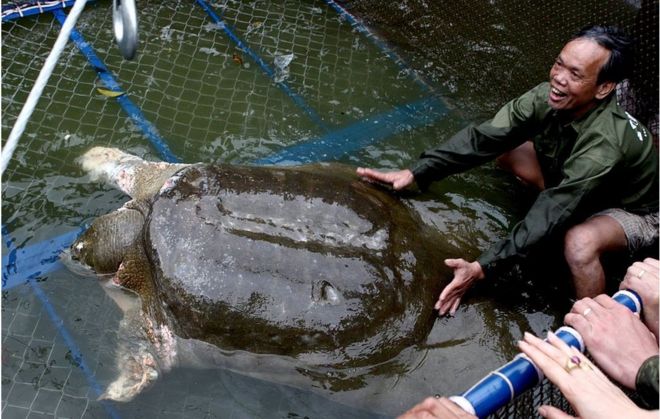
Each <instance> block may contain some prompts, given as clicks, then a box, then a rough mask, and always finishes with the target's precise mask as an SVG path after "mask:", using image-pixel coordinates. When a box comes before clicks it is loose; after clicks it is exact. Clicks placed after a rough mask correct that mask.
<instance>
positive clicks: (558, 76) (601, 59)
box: [548, 38, 613, 119]
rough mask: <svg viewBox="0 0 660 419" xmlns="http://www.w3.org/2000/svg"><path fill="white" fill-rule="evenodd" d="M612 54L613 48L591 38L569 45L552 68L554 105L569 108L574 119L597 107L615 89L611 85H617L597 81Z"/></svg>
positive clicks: (551, 97)
mask: <svg viewBox="0 0 660 419" xmlns="http://www.w3.org/2000/svg"><path fill="white" fill-rule="evenodd" d="M609 57H610V51H609V50H607V49H605V48H603V47H601V46H600V45H598V43H596V42H594V41H592V40H590V39H584V38H578V39H575V40H573V41H571V42H569V43H568V44H566V45H565V46H564V49H562V50H561V53H559V56H558V57H557V59H556V60H555V64H554V65H553V66H552V68H551V69H550V86H551V89H550V97H549V98H548V104H549V105H550V107H552V109H555V110H561V111H566V112H567V113H568V114H569V115H570V116H571V117H572V118H573V119H575V118H578V117H580V116H582V115H584V113H585V112H587V111H588V110H590V109H592V108H593V107H595V106H596V104H597V100H598V99H603V98H604V97H606V96H607V94H609V92H610V91H611V89H608V87H610V85H612V86H611V87H613V83H611V82H607V83H602V84H600V85H599V84H597V83H596V80H597V79H598V72H599V71H600V69H601V67H602V66H603V65H604V64H605V63H606V62H607V60H608V59H609Z"/></svg>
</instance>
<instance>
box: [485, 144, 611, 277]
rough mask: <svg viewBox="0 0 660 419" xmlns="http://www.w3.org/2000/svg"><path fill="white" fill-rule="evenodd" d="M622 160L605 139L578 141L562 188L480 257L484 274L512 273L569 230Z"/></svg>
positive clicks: (543, 196)
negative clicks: (535, 248)
mask: <svg viewBox="0 0 660 419" xmlns="http://www.w3.org/2000/svg"><path fill="white" fill-rule="evenodd" d="M619 156H620V155H619V154H618V152H617V151H616V150H614V149H613V148H611V146H610V145H609V144H608V143H607V142H606V141H603V139H602V138H598V137H597V136H592V137H589V138H586V137H585V138H580V139H578V141H577V143H576V145H575V147H574V151H573V154H572V155H571V156H570V157H569V158H568V159H567V160H566V162H565V163H564V166H563V168H562V171H563V180H562V181H561V182H560V183H559V185H557V186H555V187H551V188H548V189H545V190H544V191H542V192H541V193H540V194H539V196H538V197H537V199H536V201H535V202H534V204H532V207H531V208H530V210H529V211H528V213H527V214H526V215H525V218H524V219H523V220H522V221H520V222H519V223H518V224H516V225H515V226H514V228H513V230H512V231H511V232H510V233H509V235H508V236H507V237H506V238H505V239H503V240H501V241H500V242H498V243H496V244H495V245H494V246H492V247H491V248H490V249H489V250H488V251H486V252H485V253H484V254H482V255H481V256H480V257H479V259H478V261H479V263H480V264H481V266H482V268H483V270H484V273H485V274H486V275H487V276H490V275H492V274H496V273H498V272H502V271H503V270H505V269H508V268H509V267H510V266H511V264H512V263H514V262H516V261H517V260H518V259H520V258H524V257H526V256H527V254H528V253H529V250H530V248H531V247H532V246H534V245H536V244H537V243H539V242H540V241H541V240H542V239H544V238H545V237H546V236H549V235H552V234H554V233H555V232H557V231H559V230H560V229H563V228H565V225H566V222H567V221H568V220H569V219H570V218H571V217H572V216H573V215H574V214H575V212H576V210H577V209H578V207H579V206H580V205H582V204H584V203H585V202H588V201H587V200H588V199H589V196H590V195H591V193H592V192H594V191H595V190H596V189H597V188H599V187H600V186H601V185H602V184H603V180H604V178H605V176H606V175H607V174H608V173H609V172H610V171H611V170H612V168H613V167H614V166H615V165H616V162H617V160H618V159H619Z"/></svg>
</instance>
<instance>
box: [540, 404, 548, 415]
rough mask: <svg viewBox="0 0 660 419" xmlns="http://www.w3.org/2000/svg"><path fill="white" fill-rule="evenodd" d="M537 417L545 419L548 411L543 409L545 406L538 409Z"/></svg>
mask: <svg viewBox="0 0 660 419" xmlns="http://www.w3.org/2000/svg"><path fill="white" fill-rule="evenodd" d="M539 415H541V416H543V417H546V416H547V415H548V410H547V409H546V408H545V406H541V407H539Z"/></svg>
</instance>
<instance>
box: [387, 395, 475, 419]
mask: <svg viewBox="0 0 660 419" xmlns="http://www.w3.org/2000/svg"><path fill="white" fill-rule="evenodd" d="M460 418H470V419H472V418H474V419H476V418H477V417H476V416H474V415H471V414H469V413H466V412H465V410H463V409H461V408H460V407H458V405H456V404H455V403H454V402H452V401H451V400H449V399H448V398H446V397H441V398H439V399H436V398H434V397H428V398H426V399H425V400H424V401H423V402H421V403H419V404H417V405H416V406H414V407H413V408H411V409H410V410H408V411H407V412H406V413H404V414H402V415H401V416H399V417H398V419H460Z"/></svg>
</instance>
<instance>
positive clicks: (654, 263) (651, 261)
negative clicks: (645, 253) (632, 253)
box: [644, 258, 660, 269]
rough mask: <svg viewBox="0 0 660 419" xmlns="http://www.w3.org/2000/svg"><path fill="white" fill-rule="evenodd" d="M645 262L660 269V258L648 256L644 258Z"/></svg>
mask: <svg viewBox="0 0 660 419" xmlns="http://www.w3.org/2000/svg"><path fill="white" fill-rule="evenodd" d="M644 263H646V264H647V265H650V266H653V267H654V268H656V269H660V260H658V259H653V258H646V259H644Z"/></svg>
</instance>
